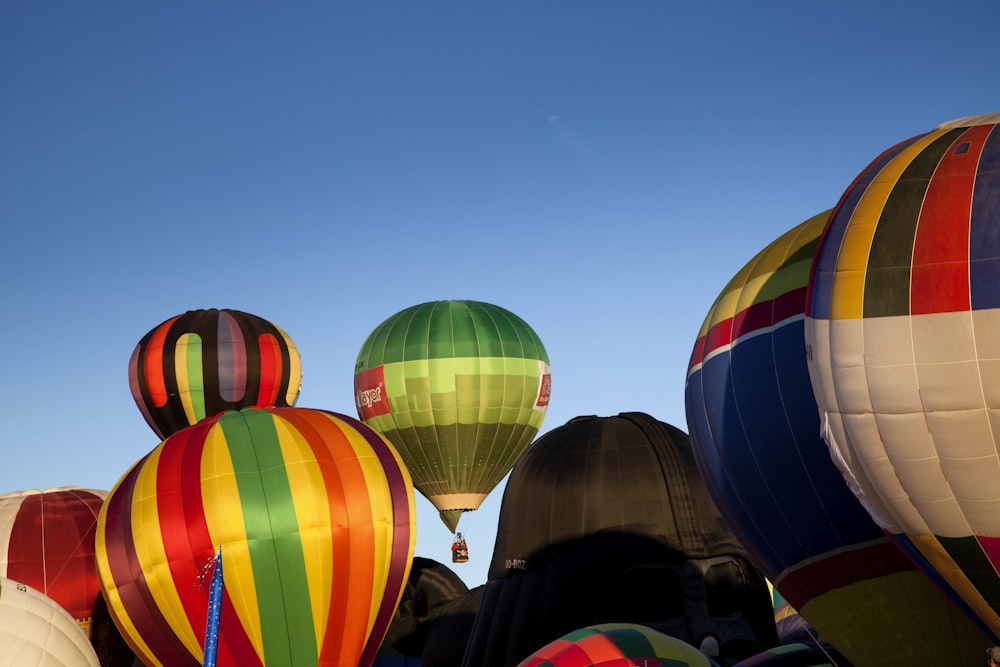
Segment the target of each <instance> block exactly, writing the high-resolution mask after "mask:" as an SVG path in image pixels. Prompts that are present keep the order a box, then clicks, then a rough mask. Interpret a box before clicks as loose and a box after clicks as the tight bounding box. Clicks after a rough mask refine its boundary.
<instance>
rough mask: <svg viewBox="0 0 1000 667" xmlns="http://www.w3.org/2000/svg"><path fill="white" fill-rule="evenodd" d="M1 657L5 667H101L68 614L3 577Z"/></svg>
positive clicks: (0, 583) (0, 590)
mask: <svg viewBox="0 0 1000 667" xmlns="http://www.w3.org/2000/svg"><path fill="white" fill-rule="evenodd" d="M0 657H2V658H3V665H4V667H67V666H69V665H72V666H73V667H99V665H100V662H98V660H97V654H96V653H95V652H94V649H93V647H91V645H90V644H89V643H88V642H87V638H86V637H85V636H84V634H83V633H82V632H80V628H79V626H78V625H77V623H76V621H75V620H74V619H73V617H72V616H70V615H69V613H68V612H67V611H66V610H65V609H63V608H62V607H60V606H59V605H58V604H56V602H55V600H53V599H52V598H50V597H48V596H47V595H44V594H42V593H41V592H39V591H37V590H35V589H34V588H32V587H30V586H28V585H26V584H22V583H20V582H17V581H12V580H11V579H7V578H3V577H0Z"/></svg>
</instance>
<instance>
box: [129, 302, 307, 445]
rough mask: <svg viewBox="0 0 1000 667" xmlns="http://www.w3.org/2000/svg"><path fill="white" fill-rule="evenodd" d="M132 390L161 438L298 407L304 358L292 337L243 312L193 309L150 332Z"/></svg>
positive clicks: (137, 357) (137, 356)
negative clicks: (209, 421) (209, 420)
mask: <svg viewBox="0 0 1000 667" xmlns="http://www.w3.org/2000/svg"><path fill="white" fill-rule="evenodd" d="M128 379H129V386H130V387H131V389H132V397H133V398H134V399H135V402H136V405H138V406H139V411H140V412H142V416H143V417H144V418H145V419H146V423H148V424H149V426H150V427H151V428H152V429H153V431H154V432H155V433H156V435H158V436H159V437H160V438H161V439H163V438H166V437H167V436H169V435H171V434H172V433H174V432H176V431H178V430H180V429H182V428H184V427H186V426H190V425H191V424H195V423H197V422H198V421H199V420H202V419H204V418H205V417H211V416H212V415H217V414H219V413H220V412H224V411H226V410H239V409H242V408H249V407H270V406H275V407H288V406H292V405H295V400H296V399H297V398H298V395H299V388H300V387H301V385H302V363H301V361H300V359H299V352H298V350H297V349H296V347H295V344H294V343H293V342H292V339H291V338H289V336H288V334H286V333H285V332H284V331H282V330H281V329H280V328H279V327H277V326H276V325H274V324H272V323H271V322H268V321H267V320H265V319H262V318H260V317H257V316H256V315H251V314H249V313H244V312H241V311H238V310H228V309H223V310H216V309H214V308H213V309H211V310H189V311H188V312H186V313H184V314H183V315H178V316H176V317H172V318H170V319H169V320H167V321H165V322H163V323H161V324H160V325H159V326H157V327H156V328H154V329H153V330H152V331H150V332H149V333H147V334H146V335H145V336H143V337H142V340H140V341H139V344H138V345H136V347H135V350H134V351H133V352H132V358H131V359H130V360H129V366H128Z"/></svg>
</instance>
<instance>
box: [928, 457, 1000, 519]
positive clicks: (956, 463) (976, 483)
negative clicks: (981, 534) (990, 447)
mask: <svg viewBox="0 0 1000 667" xmlns="http://www.w3.org/2000/svg"><path fill="white" fill-rule="evenodd" d="M941 468H942V469H943V470H944V475H945V477H946V478H947V479H948V482H949V483H950V484H951V488H952V490H953V491H954V492H955V497H956V498H958V499H959V500H960V501H963V502H964V501H969V500H974V501H977V502H981V501H987V500H990V501H997V503H998V506H997V507H996V511H997V513H998V515H1000V463H998V462H997V460H996V457H984V458H980V459H975V458H960V459H948V458H942V459H941Z"/></svg>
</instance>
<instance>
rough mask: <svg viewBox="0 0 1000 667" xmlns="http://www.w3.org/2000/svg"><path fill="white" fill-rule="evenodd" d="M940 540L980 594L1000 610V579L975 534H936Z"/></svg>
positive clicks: (995, 608)
mask: <svg viewBox="0 0 1000 667" xmlns="http://www.w3.org/2000/svg"><path fill="white" fill-rule="evenodd" d="M936 537H937V540H938V542H940V543H941V546H942V547H944V550H945V551H947V552H948V555H949V556H951V559H952V560H953V561H955V564H956V565H957V566H958V568H959V569H960V570H961V571H962V574H964V575H965V576H966V577H968V578H969V581H971V582H972V585H973V586H975V587H976V590H977V591H979V594H980V595H982V596H983V598H984V599H985V600H986V601H987V602H988V603H989V604H990V606H992V607H993V608H994V610H1000V579H998V578H997V571H996V568H994V567H993V564H992V563H991V562H990V559H989V558H987V556H986V554H985V553H983V548H982V546H980V544H979V540H977V539H976V537H975V535H970V536H968V537H941V536H939V535H938V536H936Z"/></svg>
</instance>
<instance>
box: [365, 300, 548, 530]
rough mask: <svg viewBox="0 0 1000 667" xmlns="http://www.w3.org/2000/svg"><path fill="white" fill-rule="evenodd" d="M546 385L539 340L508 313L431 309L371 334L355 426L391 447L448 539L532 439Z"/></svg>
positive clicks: (484, 307) (414, 311) (466, 306)
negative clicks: (368, 430)
mask: <svg viewBox="0 0 1000 667" xmlns="http://www.w3.org/2000/svg"><path fill="white" fill-rule="evenodd" d="M551 377H552V375H551V371H550V369H549V358H548V355H547V354H546V352H545V348H544V347H543V346H542V341H541V340H540V339H539V338H538V335H537V334H536V333H535V332H534V331H533V330H532V328H531V327H529V326H528V325H527V323H525V321H524V320H522V319H521V318H520V317H518V316H517V315H515V314H514V313H512V312H510V311H509V310H505V309H504V308H501V307H499V306H494V305H491V304H488V303H482V302H479V301H434V302H430V303H424V304H420V305H417V306H413V307H411V308H407V309H405V310H403V311H400V312H398V313H396V314H395V315H393V316H392V317H390V318H389V319H387V320H386V321H385V322H383V323H382V324H380V325H379V326H378V327H376V328H375V330H374V331H373V332H372V333H371V334H370V335H369V336H368V339H367V340H365V342H364V344H363V345H362V346H361V351H360V352H359V354H358V363H357V366H356V368H355V375H354V389H355V398H356V401H357V408H358V414H359V415H360V416H361V419H363V420H364V421H365V423H366V424H368V425H369V426H372V427H373V428H375V429H376V430H377V431H379V432H380V433H382V434H383V435H384V436H385V437H386V438H388V439H389V440H390V441H391V442H392V443H393V444H394V445H396V448H397V449H398V450H399V453H400V455H401V456H402V457H403V460H404V461H405V462H406V465H407V466H408V467H409V469H410V473H411V474H412V475H413V483H414V486H415V487H416V488H417V490H418V491H420V492H421V493H422V494H423V495H424V496H426V497H427V499H428V500H430V501H431V503H432V504H433V505H434V507H436V508H437V509H438V511H439V512H440V514H441V519H442V520H443V521H444V523H445V525H447V526H448V528H449V529H450V530H451V531H452V532H454V531H455V529H456V528H457V526H458V520H459V518H460V517H461V515H462V512H468V511H471V510H474V509H476V508H478V507H479V505H480V503H482V501H483V499H484V498H486V496H487V494H489V492H490V491H492V490H493V488H494V487H496V485H497V484H499V483H500V481H501V480H502V479H503V478H504V477H505V476H506V475H507V473H508V472H510V469H511V467H512V466H513V465H514V461H516V460H517V458H518V457H519V456H520V455H521V453H522V452H523V451H524V450H525V449H526V448H527V447H528V445H529V444H531V440H532V439H533V438H534V437H535V435H536V434H537V433H538V429H539V427H540V426H541V425H542V420H543V419H544V418H545V410H546V408H547V407H548V404H549V394H550V390H551Z"/></svg>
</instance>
